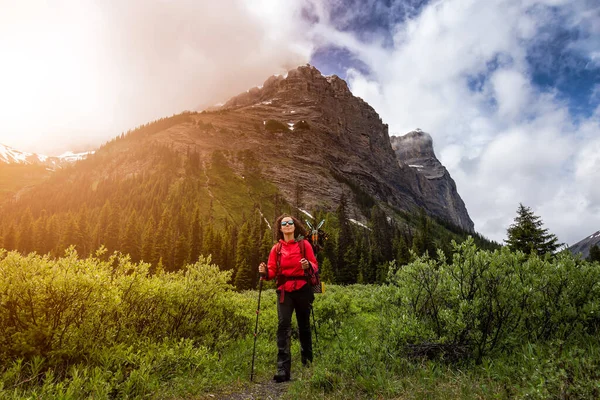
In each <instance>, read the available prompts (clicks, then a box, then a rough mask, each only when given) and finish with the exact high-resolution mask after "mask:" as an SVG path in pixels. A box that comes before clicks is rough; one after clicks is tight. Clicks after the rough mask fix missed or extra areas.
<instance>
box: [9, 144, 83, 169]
mask: <svg viewBox="0 0 600 400" xmlns="http://www.w3.org/2000/svg"><path fill="white" fill-rule="evenodd" d="M90 154H94V152H93V151H86V152H82V153H73V152H72V151H68V152H66V153H63V154H61V155H60V156H57V157H54V156H47V155H44V154H35V153H27V152H24V151H19V150H17V149H13V148H12V147H10V146H6V145H4V144H1V143H0V163H2V164H23V165H34V164H41V165H46V166H48V167H58V166H61V165H62V164H65V163H73V162H75V161H79V160H83V159H84V158H86V157H87V156H88V155H90Z"/></svg>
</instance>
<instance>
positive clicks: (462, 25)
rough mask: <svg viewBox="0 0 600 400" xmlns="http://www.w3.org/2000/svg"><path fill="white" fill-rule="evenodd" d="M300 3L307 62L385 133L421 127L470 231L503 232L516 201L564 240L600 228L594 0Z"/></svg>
mask: <svg viewBox="0 0 600 400" xmlns="http://www.w3.org/2000/svg"><path fill="white" fill-rule="evenodd" d="M315 4H318V6H315ZM308 8H309V9H310V10H312V11H313V12H314V13H315V14H317V15H318V17H314V16H313V17H312V18H310V21H311V24H312V26H313V29H314V31H315V32H316V34H317V36H319V37H320V38H321V39H323V42H324V43H323V44H322V45H321V46H318V47H317V48H316V50H315V51H314V52H313V53H312V56H311V63H313V64H314V65H315V66H316V67H317V68H319V69H321V70H322V71H323V72H324V73H326V74H337V75H339V76H341V77H343V78H344V79H347V80H348V82H349V85H350V88H351V90H352V91H353V93H354V94H355V95H357V96H360V97H362V98H363V99H365V100H366V101H367V102H368V103H369V104H371V105H372V106H373V107H374V108H375V109H376V110H377V111H378V112H379V113H380V115H381V116H382V118H383V120H384V121H385V122H386V123H388V124H389V126H390V134H391V135H402V134H404V133H406V132H408V131H409V130H411V129H414V128H416V127H420V128H422V129H424V130H425V131H427V132H429V133H430V134H431V135H432V137H433V138H434V146H435V150H436V154H437V156H438V158H440V159H441V161H442V162H443V163H444V165H446V167H447V168H448V170H449V171H450V173H451V174H452V176H453V177H454V179H455V180H456V182H457V185H458V190H459V193H460V194H461V196H462V197H463V199H464V200H465V202H466V205H467V208H468V210H469V212H470V215H471V217H472V218H473V220H474V221H475V226H476V229H477V230H478V231H480V232H482V233H483V234H485V235H486V236H488V237H490V238H493V239H495V240H498V241H502V240H503V239H504V238H505V232H506V228H507V227H508V225H509V224H510V223H511V222H512V218H513V217H514V213H515V210H516V208H517V206H518V204H519V202H523V203H524V204H526V205H528V206H531V207H532V208H533V210H534V212H536V213H538V215H541V216H542V219H543V220H544V221H545V222H546V225H547V227H548V228H549V229H550V230H551V231H553V232H555V233H556V234H558V236H559V238H560V240H562V241H563V242H566V243H570V244H572V243H574V242H575V241H577V240H579V239H580V238H582V237H584V236H585V235H587V234H589V233H591V232H594V231H596V230H598V229H600V190H599V189H598V188H597V186H600V185H598V184H597V182H598V181H599V179H600V157H599V156H597V155H595V153H597V152H598V151H600V141H599V140H600V129H599V127H600V124H599V121H600V107H599V104H600V3H597V2H591V1H587V0H586V1H577V0H576V1H560V0H558V1H544V0H540V1H535V0H530V1H511V0H490V1H487V2H476V1H469V0H447V1H436V2H400V1H393V0H392V1H383V0H365V1H354V0H339V1H325V2H317V1H312V2H310V5H309V6H308ZM307 14H309V15H310V13H307ZM316 21H318V22H316Z"/></svg>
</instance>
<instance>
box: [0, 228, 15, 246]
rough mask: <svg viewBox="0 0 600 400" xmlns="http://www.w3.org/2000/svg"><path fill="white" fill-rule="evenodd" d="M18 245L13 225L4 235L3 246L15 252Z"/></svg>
mask: <svg viewBox="0 0 600 400" xmlns="http://www.w3.org/2000/svg"><path fill="white" fill-rule="evenodd" d="M16 244H17V239H16V234H15V226H14V225H13V224H11V225H10V227H9V228H8V231H7V232H6V234H5V235H4V238H3V243H2V246H4V248H5V249H6V250H15V247H16Z"/></svg>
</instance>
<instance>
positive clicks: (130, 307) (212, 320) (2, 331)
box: [0, 249, 250, 367]
mask: <svg viewBox="0 0 600 400" xmlns="http://www.w3.org/2000/svg"><path fill="white" fill-rule="evenodd" d="M148 271H149V264H144V263H140V264H133V263H131V262H130V261H129V258H128V257H123V256H120V255H117V254H115V255H113V256H111V257H110V258H109V259H108V261H101V260H99V259H97V258H93V257H92V258H88V259H78V258H77V253H76V252H75V251H74V250H72V249H70V250H69V251H68V252H67V254H66V256H65V257H63V258H59V259H56V260H52V259H50V258H49V257H48V256H43V257H42V256H38V255H36V254H34V253H32V254H30V255H28V256H26V257H25V256H21V255H19V254H18V253H16V252H11V253H7V252H6V251H4V250H0V304H2V307H0V362H10V361H12V360H15V359H23V360H24V361H25V362H28V361H29V360H32V359H34V358H35V357H43V358H45V359H46V360H47V362H48V364H49V366H51V367H61V366H63V365H68V364H73V363H77V362H80V361H82V360H84V359H87V358H88V357H89V356H91V355H93V354H95V352H96V350H97V349H102V348H106V347H111V346H114V345H115V344H126V345H135V344H137V343H139V342H140V341H147V340H150V341H152V342H160V341H162V340H164V339H166V338H171V339H184V338H185V339H192V340H194V341H195V343H197V344H201V345H205V346H209V347H211V348H215V347H216V346H222V345H223V344H224V343H227V342H229V341H231V340H232V339H235V338H237V337H240V336H242V335H245V334H247V333H248V332H249V322H250V318H248V317H246V316H244V315H242V314H241V313H240V312H239V306H238V305H237V304H236V303H235V302H233V301H231V300H230V299H229V296H228V295H229V294H230V293H232V287H231V285H230V284H229V283H228V281H229V279H230V274H229V273H228V272H222V271H220V270H219V268H218V267H217V266H215V265H211V264H210V260H207V259H204V258H202V257H201V258H200V260H199V261H198V262H197V263H196V264H194V265H188V266H187V268H186V269H185V270H184V271H179V272H175V273H163V274H157V275H150V274H149V272H148Z"/></svg>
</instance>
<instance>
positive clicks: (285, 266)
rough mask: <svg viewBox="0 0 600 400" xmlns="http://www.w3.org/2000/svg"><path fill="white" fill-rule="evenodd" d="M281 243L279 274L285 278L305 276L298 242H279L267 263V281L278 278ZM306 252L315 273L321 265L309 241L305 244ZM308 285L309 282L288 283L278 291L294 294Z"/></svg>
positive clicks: (272, 250)
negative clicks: (278, 253) (279, 254)
mask: <svg viewBox="0 0 600 400" xmlns="http://www.w3.org/2000/svg"><path fill="white" fill-rule="evenodd" d="M279 243H281V256H280V261H279V262H280V265H281V270H280V271H279V273H280V274H281V275H283V276H304V270H303V269H302V265H301V264H300V260H301V259H302V250H301V249H300V245H299V244H298V242H296V241H295V240H290V241H289V242H286V241H284V240H279V242H277V243H275V245H274V246H273V248H272V249H271V253H270V254H269V261H268V263H267V265H268V268H267V279H274V278H275V277H276V276H277V247H278V246H279ZM304 252H305V255H306V259H307V260H308V262H309V263H310V265H311V266H312V268H313V271H315V272H316V271H318V270H319V265H318V264H317V259H316V258H315V253H314V252H313V249H312V246H311V245H310V243H309V242H308V241H305V242H304ZM309 268H310V267H309ZM306 284H307V282H306V281H304V280H297V281H296V280H294V281H287V282H285V283H284V284H283V285H281V286H279V287H278V288H277V289H279V290H284V291H286V292H292V291H294V290H298V289H300V288H302V287H303V286H304V285H306Z"/></svg>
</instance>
